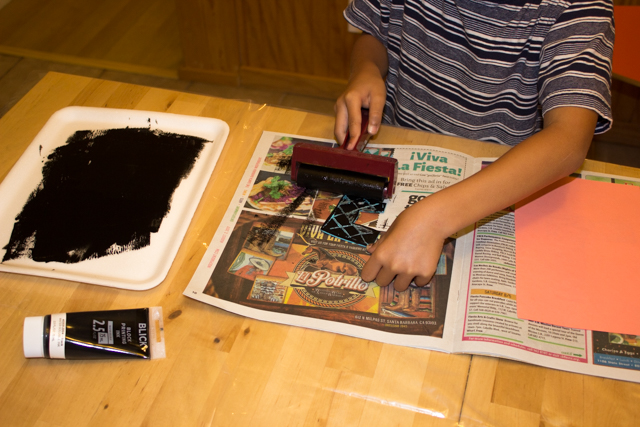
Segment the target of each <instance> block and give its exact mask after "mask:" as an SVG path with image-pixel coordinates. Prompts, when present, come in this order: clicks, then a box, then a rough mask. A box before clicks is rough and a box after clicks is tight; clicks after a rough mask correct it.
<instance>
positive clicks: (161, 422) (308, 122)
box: [0, 73, 640, 427]
mask: <svg viewBox="0 0 640 427" xmlns="http://www.w3.org/2000/svg"><path fill="white" fill-rule="evenodd" d="M69 105H83V106H93V107H111V108H133V109H140V110H151V111H167V112H171V113H178V114H187V115H196V116H205V117H215V118H219V119H222V120H224V121H226V122H227V123H228V124H229V126H230V127H231V133H230V135H229V139H228V140H227V143H226V145H225V148H224V150H223V152H222V155H221V157H220V161H219V163H218V165H217V166H216V169H215V171H214V172H213V175H212V176H211V180H210V182H209V185H208V187H207V189H206V191H205V194H204V196H203V198H202V200H201V202H200V204H199V206H198V209H197V211H196V213H195V216H194V218H193V220H192V222H191V224H190V226H189V229H188V232H187V235H186V237H185V239H184V241H183V242H182V245H181V247H180V250H179V252H178V254H177V256H176V259H175V260H174V262H173V264H172V267H171V269H170V271H169V274H168V276H167V278H166V280H164V281H163V282H162V283H161V284H160V285H159V286H157V287H156V288H154V289H151V290H148V291H138V292H136V291H124V290H118V289H113V288H108V287H101V286H94V285H86V284H82V283H75V282H68V281H63V280H55V279H47V278H39V277H32V276H26V275H16V274H8V273H0V292H1V295H2V297H1V299H0V307H1V309H0V340H1V342H2V343H3V345H2V346H1V347H0V426H69V425H73V426H165V425H166V426H182V425H184V426H195V425H198V426H200V425H202V426H278V427H281V426H365V427H372V426H532V427H534V426H536V427H537V426H555V425H558V426H606V425H616V426H621V425H629V426H631V425H636V424H637V422H636V407H637V404H638V401H639V398H640V385H639V384H633V383H626V382H621V381H613V380H606V379H602V378H596V377H588V376H584V375H578V374H571V373H566V372H560V371H555V370H552V369H545V368H540V367H536V366H532V365H527V364H523V363H517V362H512V361H507V360H500V359H496V358H489V357H481V356H469V355H451V354H445V353H438V352H432V351H427V350H418V349H412V348H405V347H398V346H393V345H387V344H381V343H378V342H372V341H367V340H363V339H356V338H351V337H346V336H340V335H335V334H330V333H325V332H320V331H315V330H308V329H303V328H297V327H289V326H283V325H277V324H271V323H265V322H260V321H256V320H252V319H247V318H243V317H241V316H237V315H234V314H230V313H227V312H225V311H222V310H220V309H217V308H214V307H211V306H208V305H206V304H202V303H199V302H196V301H194V300H191V299H189V298H187V297H185V296H183V295H182V292H183V290H184V289H185V287H186V286H187V283H188V282H189V280H190V278H191V276H192V275H193V273H194V271H195V270H196V267H197V265H198V263H199V262H200V259H201V258H202V256H203V255H204V253H205V250H206V246H207V245H208V244H209V242H210V240H211V238H212V236H213V233H214V231H215V230H216V227H217V225H218V224H219V223H220V221H221V219H222V215H223V213H224V212H225V210H226V208H227V206H228V204H229V202H230V200H231V198H232V195H233V192H234V191H235V188H236V186H237V185H238V183H239V181H240V178H241V175H242V173H243V172H244V170H245V167H246V165H247V163H248V161H249V158H250V156H251V153H252V151H253V148H254V147H255V145H256V144H257V142H258V139H259V137H260V134H261V133H262V132H263V131H265V130H271V131H279V132H286V133H295V134H301V135H307V136H312V137H320V138H331V137H332V129H333V118H332V117H329V116H321V115H315V114H310V113H306V112H303V111H293V110H286V109H281V108H274V107H269V106H267V105H258V104H251V103H246V102H239V101H231V100H224V99H219V98H210V97H205V96H198V95H193V94H186V93H180V92H174V91H168V90H161V89H153V88H149V87H144V86H135V85H129V84H122V83H115V82H110V81H102V80H97V79H91V78H85V77H78V76H70V75H64V74H56V73H50V74H48V75H47V76H46V77H45V78H44V79H43V80H42V81H41V82H40V83H39V84H38V85H37V86H35V87H34V89H32V90H31V92H29V93H28V94H27V95H26V96H25V97H24V98H23V99H22V100H21V101H20V102H18V103H17V104H16V105H15V106H14V107H13V108H12V109H11V110H10V111H9V112H8V113H7V114H6V115H5V116H4V117H3V118H2V119H0V180H1V179H4V177H5V176H6V174H7V173H8V171H9V170H10V169H11V167H12V166H13V164H14V163H15V162H16V161H17V159H18V158H19V157H20V156H21V154H22V153H23V151H24V150H25V148H26V147H27V146H28V144H29V143H30V142H31V140H32V139H33V138H34V137H35V135H36V134H37V133H38V132H39V130H40V129H41V128H42V126H43V125H44V124H45V122H46V121H47V120H48V119H49V118H50V117H51V115H52V114H53V113H54V112H55V111H57V110H59V109H60V108H63V107H66V106H69ZM378 139H379V141H384V142H385V143H398V144H401V143H402V144H428V145H436V146H445V147H447V148H452V149H457V150H460V151H465V152H467V153H469V154H472V155H476V156H479V155H484V156H498V155H500V154H501V153H503V152H504V151H505V150H506V148H505V147H501V146H498V145H494V144H485V143H480V142H474V141H467V140H463V139H459V138H450V137H444V136H438V135H432V134H427V133H423V132H416V131H408V130H403V129H395V128H391V127H383V128H382V130H381V132H380V134H379V136H378ZM585 166H586V167H588V168H589V169H591V170H596V171H603V172H608V173H616V174H623V175H631V176H635V177H640V170H637V169H632V168H625V167H619V166H615V165H610V164H603V163H596V162H587V163H586V164H585ZM155 305H160V306H162V307H163V309H164V315H165V334H166V342H167V358H166V359H162V360H152V361H113V362H112V361H55V360H44V359H31V360H27V359H25V358H24V356H23V353H22V323H23V320H24V318H25V317H26V316H37V315H44V314H49V313H56V312H73V311H86V310H106V309H118V308H133V307H147V306H155Z"/></svg>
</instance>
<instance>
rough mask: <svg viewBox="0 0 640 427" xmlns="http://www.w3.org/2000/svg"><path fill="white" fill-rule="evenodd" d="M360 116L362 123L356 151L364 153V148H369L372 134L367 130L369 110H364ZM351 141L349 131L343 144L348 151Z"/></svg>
mask: <svg viewBox="0 0 640 427" xmlns="http://www.w3.org/2000/svg"><path fill="white" fill-rule="evenodd" d="M360 114H361V116H362V121H361V122H360V137H359V138H358V142H356V147H355V148H354V150H356V151H362V150H364V147H366V146H367V143H368V142H369V138H371V134H369V132H367V128H368V127H369V109H367V108H362V109H361V110H360ZM348 141H349V131H348V130H347V136H345V138H344V141H343V142H342V145H341V147H342V148H344V149H345V150H346V149H347V142H348Z"/></svg>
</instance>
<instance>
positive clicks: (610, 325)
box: [515, 178, 640, 335]
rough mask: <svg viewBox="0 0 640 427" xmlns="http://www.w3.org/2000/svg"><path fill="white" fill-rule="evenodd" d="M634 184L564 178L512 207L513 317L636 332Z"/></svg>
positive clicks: (638, 248) (639, 198) (639, 283)
mask: <svg viewBox="0 0 640 427" xmlns="http://www.w3.org/2000/svg"><path fill="white" fill-rule="evenodd" d="M639 216H640V188H638V187H635V186H631V185H622V184H612V183H606V182H596V181H588V180H584V179H574V178H566V179H564V180H561V181H558V182H557V183H556V184H554V185H552V186H551V187H549V188H547V189H545V190H543V191H541V192H540V193H538V194H536V195H534V196H533V197H531V198H530V199H528V200H526V201H524V202H523V203H522V204H521V205H520V206H518V207H517V209H516V214H515V219H516V293H517V300H518V317H519V318H521V319H528V320H535V321H539V322H543V323H549V324H553V325H558V326H566V327H571V328H578V329H587V330H596V331H603V332H614V333H623V334H633V335H640V274H639V273H640V219H639Z"/></svg>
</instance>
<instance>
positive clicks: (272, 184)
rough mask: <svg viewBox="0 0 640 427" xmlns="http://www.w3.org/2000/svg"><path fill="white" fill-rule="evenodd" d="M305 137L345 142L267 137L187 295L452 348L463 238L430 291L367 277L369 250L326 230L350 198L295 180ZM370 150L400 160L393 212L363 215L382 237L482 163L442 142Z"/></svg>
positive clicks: (445, 255)
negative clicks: (294, 159)
mask: <svg viewBox="0 0 640 427" xmlns="http://www.w3.org/2000/svg"><path fill="white" fill-rule="evenodd" d="M302 141H304V142H312V143H314V144H329V145H332V144H335V142H334V141H331V140H319V139H314V138H308V137H300V136H295V135H283V134H277V133H273V132H265V133H263V135H262V137H261V140H260V142H259V144H258V146H257V148H256V150H255V152H254V155H253V157H252V159H251V160H250V162H249V165H248V168H247V170H246V172H245V175H244V177H243V179H242V181H241V183H240V185H239V187H238V190H237V192H236V194H235V196H234V199H233V202H232V203H231V205H230V206H229V208H228V210H227V212H226V214H225V216H224V218H223V220H222V222H221V224H220V226H219V228H218V230H217V232H216V233H215V235H214V238H213V240H212V242H211V244H210V246H209V247H208V249H207V252H206V254H205V256H204V257H203V259H202V261H201V263H200V265H199V267H198V269H197V270H196V273H195V274H194V276H193V278H192V280H191V282H190V284H189V286H188V287H187V289H186V290H185V295H187V296H189V297H192V298H194V299H197V300H200V301H202V302H205V303H208V304H211V305H214V306H217V307H220V308H222V309H225V310H228V311H232V312H235V313H237V314H241V315H245V316H249V317H253V318H257V319H260V320H266V321H272V322H278V323H284V324H289V325H297V326H304V327H309V328H315V329H320V330H326V331H331V332H336V333H342V334H347V335H353V336H357V337H361V338H366V339H373V340H377V341H382V342H387V343H393V344H399V345H406V346H414V347H423V348H431V349H438V350H444V351H451V350H452V349H453V329H454V328H453V324H452V322H453V320H454V319H455V309H456V306H457V304H456V301H455V298H456V297H457V289H456V292H450V288H451V276H452V267H453V257H454V256H455V250H456V240H455V239H448V240H447V242H446V243H445V245H444V248H443V252H442V254H441V257H440V262H439V264H438V269H437V272H436V274H435V276H434V278H433V279H432V281H431V282H430V283H429V284H428V285H427V286H425V287H420V288H419V287H415V286H412V287H410V288H409V289H408V290H407V291H405V292H397V291H395V290H394V288H393V286H387V287H379V286H377V285H376V284H375V282H371V283H367V282H364V281H363V280H362V279H361V278H360V271H361V269H362V267H363V266H364V264H365V263H366V261H367V260H368V258H369V254H368V252H367V251H366V247H364V246H360V245H357V244H354V243H350V242H349V241H346V240H343V239H340V238H337V237H334V236H331V235H328V234H325V233H323V232H322V230H321V227H322V225H323V223H324V221H325V220H326V219H327V218H328V217H329V215H330V214H331V213H332V211H333V210H334V209H335V208H336V206H337V205H338V204H339V203H341V197H342V196H341V195H339V194H330V193H324V192H316V191H309V190H305V189H303V188H300V187H297V186H296V185H295V184H294V183H292V182H291V177H290V171H289V166H290V156H291V153H292V149H293V146H294V145H295V144H296V143H298V142H302ZM366 151H367V152H370V153H374V154H378V155H383V156H393V157H395V158H397V159H398V168H399V171H398V186H397V190H396V194H395V195H394V197H393V199H392V200H391V201H389V202H388V203H387V206H386V208H385V209H384V212H382V213H378V212H361V213H360V215H359V217H358V218H357V219H356V221H355V224H356V225H357V226H358V227H369V228H372V229H374V230H377V231H379V232H381V233H384V231H385V230H386V229H388V228H389V226H390V225H391V224H392V223H393V220H394V219H395V217H396V216H397V215H398V214H399V213H400V212H402V210H403V209H405V208H406V207H407V206H410V205H411V204H413V203H415V202H417V201H418V200H420V199H421V198H423V197H427V196H428V195H429V194H432V193H434V192H436V191H438V190H439V189H441V188H444V187H446V186H448V185H451V184H453V183H455V182H458V181H460V180H462V179H463V178H464V177H465V174H466V173H467V168H468V167H469V165H470V164H472V163H473V159H472V158H470V157H467V156H465V155H463V154H461V153H456V152H452V151H448V150H444V149H439V148H433V147H423V146H398V145H396V146H393V147H388V146H379V145H370V146H368V147H367V149H366ZM416 238H419V236H416ZM407 244H411V242H407Z"/></svg>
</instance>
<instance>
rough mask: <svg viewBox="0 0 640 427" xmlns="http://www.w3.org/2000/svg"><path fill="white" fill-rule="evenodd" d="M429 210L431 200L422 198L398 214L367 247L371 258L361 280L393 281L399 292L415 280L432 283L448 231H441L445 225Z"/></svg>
mask: <svg viewBox="0 0 640 427" xmlns="http://www.w3.org/2000/svg"><path fill="white" fill-rule="evenodd" d="M427 200H428V199H425V200H424V202H426V201H427ZM427 211H428V204H426V203H422V202H420V203H417V204H415V205H414V206H412V207H410V208H408V209H406V210H405V211H404V212H402V214H400V215H399V216H398V218H396V220H395V221H394V222H393V224H392V225H391V228H389V231H387V233H386V234H384V235H383V236H382V237H381V238H380V240H378V241H377V242H376V243H375V244H374V245H372V246H370V247H369V248H368V250H369V252H370V253H371V258H370V259H369V261H368V262H367V263H366V264H365V266H364V268H363V269H362V273H361V277H362V280H364V281H367V282H370V281H372V280H375V281H376V283H377V284H378V285H379V286H387V285H389V284H390V283H391V282H392V281H393V286H394V288H395V289H396V290H397V291H400V292H401V291H404V290H406V289H407V288H408V287H409V285H410V284H411V282H412V281H414V283H415V284H416V285H417V286H424V285H426V284H427V283H429V281H430V280H431V278H432V277H433V274H434V273H435V271H436V268H437V266H438V261H439V260H440V254H441V253H442V246H443V244H444V241H445V239H446V238H447V237H448V235H442V234H443V233H442V227H440V226H439V224H438V222H437V221H432V220H431V217H432V216H433V213H431V214H429V212H427ZM394 279H395V280H394Z"/></svg>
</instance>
